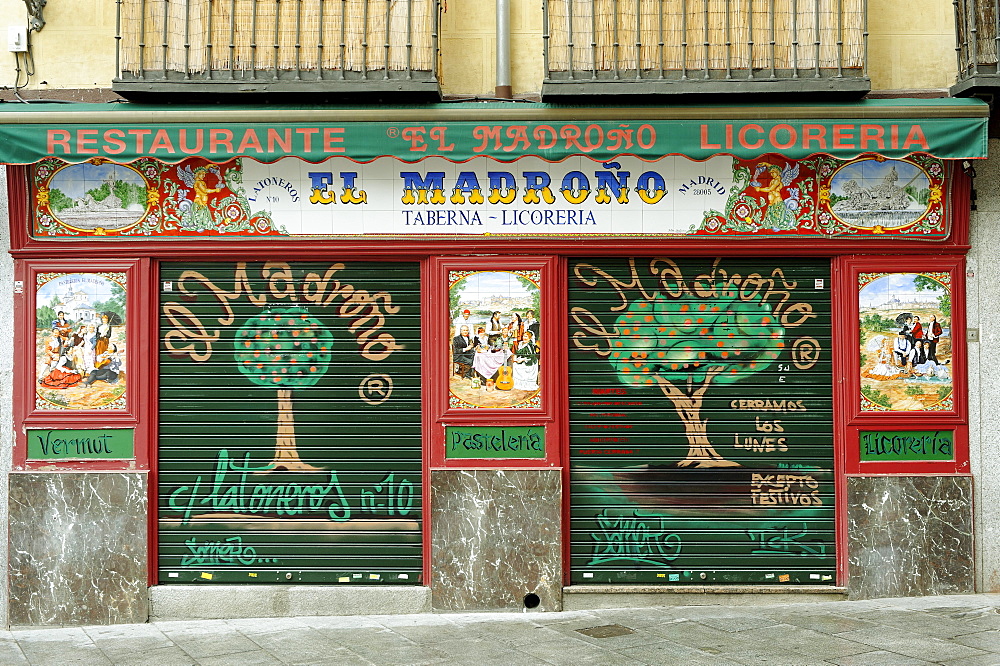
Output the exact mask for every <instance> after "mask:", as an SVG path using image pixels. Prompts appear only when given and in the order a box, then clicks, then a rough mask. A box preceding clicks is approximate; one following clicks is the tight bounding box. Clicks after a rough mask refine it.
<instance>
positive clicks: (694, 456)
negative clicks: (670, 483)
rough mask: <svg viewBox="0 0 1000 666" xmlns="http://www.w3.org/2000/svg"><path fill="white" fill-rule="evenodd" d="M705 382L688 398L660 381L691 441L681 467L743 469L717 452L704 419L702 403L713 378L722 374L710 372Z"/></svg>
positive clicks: (663, 380)
mask: <svg viewBox="0 0 1000 666" xmlns="http://www.w3.org/2000/svg"><path fill="white" fill-rule="evenodd" d="M707 374H708V377H707V378H706V380H705V382H704V383H702V384H701V385H700V386H699V387H698V388H697V389H695V391H694V392H693V393H692V394H691V395H686V394H685V393H684V392H683V391H681V390H680V389H678V388H677V387H676V386H674V385H673V384H671V383H670V382H668V381H667V380H665V379H663V378H662V377H658V378H657V383H658V384H659V385H660V390H662V391H663V394H664V395H665V396H667V398H668V399H669V400H670V402H672V403H673V405H674V409H675V410H677V415H678V416H680V417H681V421H682V422H683V423H684V434H685V435H686V436H687V440H688V454H687V457H686V458H685V459H684V460H682V461H680V462H679V463H677V466H678V467H739V466H740V464H739V463H737V462H733V461H732V460H726V459H725V458H723V457H722V456H721V455H719V453H718V452H717V451H716V450H715V447H714V446H712V442H711V441H709V439H708V421H707V420H705V419H702V418H701V403H702V398H703V397H704V395H705V391H706V390H708V385H709V384H710V383H711V381H712V377H714V376H715V375H717V374H718V370H716V371H714V372H712V371H710V372H709V373H707Z"/></svg>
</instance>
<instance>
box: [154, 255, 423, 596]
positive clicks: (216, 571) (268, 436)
mask: <svg viewBox="0 0 1000 666" xmlns="http://www.w3.org/2000/svg"><path fill="white" fill-rule="evenodd" d="M340 263H342V264H343V266H342V267H339V268H337V269H336V270H333V271H331V270H330V269H331V263H321V262H292V263H290V264H288V265H287V266H288V272H287V275H286V274H285V273H284V268H283V266H282V265H279V264H272V265H270V266H265V264H264V263H263V262H260V263H248V264H245V265H243V264H235V263H214V262H213V263H208V262H206V263H184V264H179V263H176V264H175V263H167V264H163V265H162V266H161V272H160V281H161V284H163V283H168V284H169V286H170V290H169V291H168V290H166V289H162V290H161V294H160V330H159V340H160V342H159V350H160V351H159V387H160V388H159V458H158V460H159V464H158V469H159V478H158V484H159V521H160V523H159V579H160V582H161V583H189V582H195V581H197V582H212V583H240V584H250V583H272V584H273V583H276V582H280V583H337V584H365V585H372V584H390V585H394V584H401V585H415V584H419V583H420V582H421V571H422V539H423V536H422V521H423V506H422V483H423V479H422V476H421V475H422V462H421V455H422V445H421V375H420V326H421V319H420V271H419V265H418V264H416V263H412V262H408V263H403V262H386V263H378V262H365V263H351V262H340ZM243 275H245V278H242V276H243ZM288 292H294V295H295V299H294V300H293V299H292V296H291V294H290V293H288ZM319 292H322V295H323V297H322V298H321V299H320V300H318V301H317V299H316V295H317V293H319ZM220 294H222V296H220ZM279 295H281V297H279ZM254 300H256V301H257V302H256V303H255V302H254ZM227 308H228V309H227ZM366 317H367V318H366ZM352 328H353V330H352ZM366 332H367V333H366ZM380 335H388V336H391V345H390V347H386V346H385V345H383V344H381V343H376V342H374V341H376V340H378V339H379V336H380ZM384 340H386V338H383V341H384ZM369 343H370V344H369ZM366 344H367V345H369V346H368V348H367V353H364V352H366V347H365V345H366ZM279 345H280V347H279ZM390 348H391V351H389V352H388V353H385V352H386V350H387V349H390ZM387 381H388V382H391V392H389V393H388V398H387V399H386V400H385V401H384V402H381V403H379V400H380V398H379V396H382V395H386V387H387V384H386V382H387ZM379 382H381V384H379ZM379 391H381V393H379ZM376 403H378V404H376ZM274 463H277V466H275V464H274Z"/></svg>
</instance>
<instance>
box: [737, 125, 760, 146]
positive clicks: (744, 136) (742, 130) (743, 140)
mask: <svg viewBox="0 0 1000 666" xmlns="http://www.w3.org/2000/svg"><path fill="white" fill-rule="evenodd" d="M751 130H753V131H754V132H757V133H758V134H763V133H764V128H763V127H761V126H760V125H757V124H750V125H744V126H743V127H741V128H740V132H739V135H738V136H739V139H740V145H741V146H743V147H744V148H748V149H751V150H753V149H755V148H760V147H761V146H763V145H764V139H763V138H761V139H759V140H758V141H755V142H754V143H749V142H747V133H748V132H749V131H751Z"/></svg>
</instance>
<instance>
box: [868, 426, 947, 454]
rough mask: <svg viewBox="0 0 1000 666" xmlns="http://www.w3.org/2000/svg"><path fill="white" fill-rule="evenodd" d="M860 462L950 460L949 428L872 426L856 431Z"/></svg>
mask: <svg viewBox="0 0 1000 666" xmlns="http://www.w3.org/2000/svg"><path fill="white" fill-rule="evenodd" d="M858 445H859V446H860V448H861V461H862V462H891V461H896V460H903V461H921V460H954V459H955V433H954V432H952V431H951V430H890V431H882V430H874V431H862V432H861V433H859V437H858Z"/></svg>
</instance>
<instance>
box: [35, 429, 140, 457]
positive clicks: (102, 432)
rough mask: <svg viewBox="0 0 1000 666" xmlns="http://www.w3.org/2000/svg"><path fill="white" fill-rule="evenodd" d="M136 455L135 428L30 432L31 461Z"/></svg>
mask: <svg viewBox="0 0 1000 666" xmlns="http://www.w3.org/2000/svg"><path fill="white" fill-rule="evenodd" d="M134 457H135V442H134V431H133V430H131V429H125V428H117V429H112V428H88V429H86V430H48V429H45V430H29V431H28V460H131V459H132V458H134Z"/></svg>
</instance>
